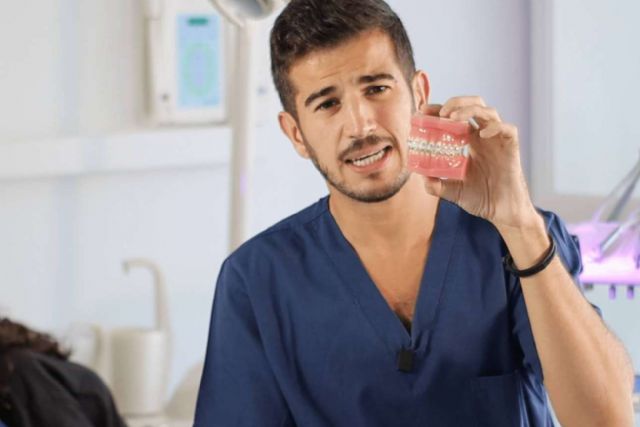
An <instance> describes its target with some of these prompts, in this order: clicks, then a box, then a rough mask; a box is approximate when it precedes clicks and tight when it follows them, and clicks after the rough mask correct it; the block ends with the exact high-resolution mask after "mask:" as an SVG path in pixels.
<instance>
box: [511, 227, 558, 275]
mask: <svg viewBox="0 0 640 427" xmlns="http://www.w3.org/2000/svg"><path fill="white" fill-rule="evenodd" d="M549 240H550V241H551V245H550V246H549V249H547V252H546V254H545V255H544V258H542V260H541V261H540V262H539V263H537V264H536V265H534V266H532V267H529V268H525V269H524V270H518V269H517V268H516V266H515V265H514V263H513V258H512V257H511V254H510V253H507V254H506V255H505V256H504V258H503V259H502V262H503V263H504V268H505V269H506V270H507V271H508V272H509V273H511V274H513V275H514V276H516V277H529V276H533V275H534V274H538V273H540V272H541V271H542V270H544V269H545V268H547V266H548V265H549V264H551V261H552V260H553V257H554V256H555V255H556V250H557V249H556V241H555V240H554V239H553V236H551V234H549Z"/></svg>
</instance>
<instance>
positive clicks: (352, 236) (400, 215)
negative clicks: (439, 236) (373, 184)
mask: <svg viewBox="0 0 640 427" xmlns="http://www.w3.org/2000/svg"><path fill="white" fill-rule="evenodd" d="M438 200H439V199H438V198H436V197H433V196H431V195H429V194H427V192H426V190H425V187H424V181H423V178H422V177H420V176H419V175H416V174H414V175H412V176H411V178H410V179H409V181H407V183H406V184H405V185H404V186H403V187H402V189H401V190H400V191H399V192H398V193H397V194H396V195H395V196H393V197H391V198H390V199H388V200H385V201H384V202H378V203H363V202H358V201H356V200H353V199H351V198H349V197H347V196H345V195H343V194H341V193H338V192H337V191H332V193H331V197H330V199H329V209H330V211H331V213H332V215H333V217H334V218H335V220H336V222H337V223H338V226H339V227H340V230H341V231H342V233H343V234H344V235H345V237H346V238H347V240H348V241H349V242H350V243H351V244H352V245H354V246H356V247H358V246H360V245H367V246H369V245H374V247H376V248H379V249H380V250H381V251H387V250H403V249H406V248H408V247H411V246H414V245H415V244H419V243H423V242H425V241H427V240H428V239H429V238H430V237H431V232H432V231H433V226H434V223H435V217H436V212H437V207H438ZM370 247H371V246H370Z"/></svg>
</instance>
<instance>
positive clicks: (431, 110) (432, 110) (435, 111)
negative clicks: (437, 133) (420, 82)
mask: <svg viewBox="0 0 640 427" xmlns="http://www.w3.org/2000/svg"><path fill="white" fill-rule="evenodd" d="M441 109H442V105H441V104H429V105H427V106H426V107H425V108H424V110H423V111H422V113H423V114H426V115H428V116H439V115H440V110H441Z"/></svg>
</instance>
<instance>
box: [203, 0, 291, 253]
mask: <svg viewBox="0 0 640 427" xmlns="http://www.w3.org/2000/svg"><path fill="white" fill-rule="evenodd" d="M210 1H211V3H212V4H213V6H214V7H215V8H216V9H217V10H218V11H219V12H220V13H221V14H222V15H223V16H224V17H225V18H227V20H228V21H229V22H231V23H232V24H233V25H234V26H235V27H236V32H235V34H236V40H235V58H234V62H235V64H234V69H235V70H236V71H235V73H234V80H233V83H232V84H233V88H232V90H231V95H232V96H231V108H230V121H231V131H232V147H231V153H232V154H231V194H230V212H229V233H230V235H229V250H230V251H233V250H234V249H236V248H237V247H238V246H240V245H241V244H242V243H243V242H244V240H245V239H246V237H247V234H248V219H249V217H248V212H249V209H248V208H249V203H250V197H251V180H252V172H253V146H254V126H255V120H254V117H255V100H256V99H255V98H256V95H255V92H256V78H255V54H254V47H255V45H254V33H255V23H254V21H255V20H257V19H261V18H266V17H268V16H269V15H271V14H272V13H273V12H274V11H275V10H277V9H278V8H279V7H280V6H282V5H284V3H285V1H284V0H210Z"/></svg>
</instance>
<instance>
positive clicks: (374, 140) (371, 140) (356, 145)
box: [339, 135, 395, 161]
mask: <svg viewBox="0 0 640 427" xmlns="http://www.w3.org/2000/svg"><path fill="white" fill-rule="evenodd" d="M383 142H389V143H391V145H394V143H395V139H394V138H391V137H388V136H379V135H368V136H365V137H364V138H358V139H354V140H353V142H352V143H351V145H349V147H348V148H346V149H345V150H344V151H343V152H342V153H341V154H340V156H339V159H340V161H344V160H345V159H346V158H347V157H349V156H350V155H351V154H353V153H355V152H356V151H359V150H362V149H363V148H364V147H369V146H374V145H378V144H380V143H383Z"/></svg>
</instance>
